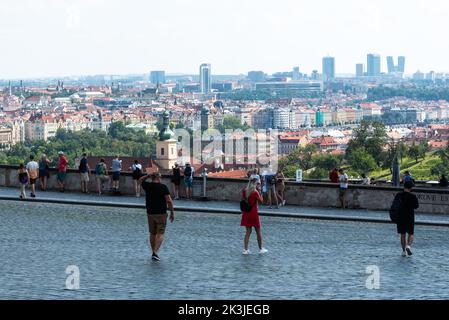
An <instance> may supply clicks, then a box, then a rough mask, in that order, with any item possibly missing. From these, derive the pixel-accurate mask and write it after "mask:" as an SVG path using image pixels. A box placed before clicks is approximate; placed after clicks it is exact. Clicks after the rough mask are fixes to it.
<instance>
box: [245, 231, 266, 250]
mask: <svg viewBox="0 0 449 320" xmlns="http://www.w3.org/2000/svg"><path fill="white" fill-rule="evenodd" d="M254 229H256V234H257V244H258V245H259V249H261V250H262V232H261V230H260V228H254ZM251 232H252V228H250V227H246V234H245V239H244V240H243V245H244V247H245V250H248V247H249V238H250V237H251Z"/></svg>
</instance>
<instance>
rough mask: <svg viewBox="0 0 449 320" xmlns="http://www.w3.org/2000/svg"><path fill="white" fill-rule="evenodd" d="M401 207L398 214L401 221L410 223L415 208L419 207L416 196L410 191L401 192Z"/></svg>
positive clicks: (413, 217) (413, 216)
mask: <svg viewBox="0 0 449 320" xmlns="http://www.w3.org/2000/svg"><path fill="white" fill-rule="evenodd" d="M402 197H403V198H402V208H401V211H400V214H399V221H400V222H401V223H411V222H414V221H415V209H418V208H419V201H418V197H417V196H416V195H414V194H413V193H410V192H402Z"/></svg>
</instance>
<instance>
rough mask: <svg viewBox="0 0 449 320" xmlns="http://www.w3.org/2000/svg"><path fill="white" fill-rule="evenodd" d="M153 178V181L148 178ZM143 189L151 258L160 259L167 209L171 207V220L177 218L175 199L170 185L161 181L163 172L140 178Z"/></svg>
mask: <svg viewBox="0 0 449 320" xmlns="http://www.w3.org/2000/svg"><path fill="white" fill-rule="evenodd" d="M149 178H151V182H148V181H147V180H148V179H149ZM139 183H140V184H141V185H142V189H143V190H145V201H146V209H147V218H148V229H149V232H150V245H151V249H152V251H153V253H152V256H151V258H152V259H153V260H155V261H160V260H161V259H160V258H159V255H158V252H159V249H160V248H161V245H162V242H163V241H164V234H165V229H166V226H167V209H170V221H171V222H173V221H174V219H175V215H174V208H173V200H172V198H171V197H170V191H169V190H168V187H167V186H166V185H165V184H163V183H161V174H160V173H159V172H155V173H153V174H151V175H145V176H143V177H141V178H140V179H139Z"/></svg>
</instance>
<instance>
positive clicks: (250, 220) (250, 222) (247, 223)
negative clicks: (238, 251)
mask: <svg viewBox="0 0 449 320" xmlns="http://www.w3.org/2000/svg"><path fill="white" fill-rule="evenodd" d="M242 198H243V199H244V198H246V199H247V200H248V203H249V205H250V206H251V210H250V211H249V212H242V221H241V223H240V225H241V226H242V227H245V228H246V234H245V240H244V250H243V254H244V255H248V254H249V253H250V252H249V249H248V246H249V238H250V236H251V232H252V228H254V229H256V234H257V243H258V244H259V250H260V251H259V253H266V252H267V251H268V250H267V249H265V248H264V247H263V246H262V233H261V231H260V219H259V209H258V203H259V202H263V199H262V196H261V195H260V183H259V182H258V181H257V179H252V180H251V181H250V182H249V183H248V186H247V187H246V188H245V189H244V190H243V191H242Z"/></svg>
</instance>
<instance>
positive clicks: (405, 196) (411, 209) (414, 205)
mask: <svg viewBox="0 0 449 320" xmlns="http://www.w3.org/2000/svg"><path fill="white" fill-rule="evenodd" d="M412 188H413V183H412V182H411V181H407V182H405V183H404V191H403V192H399V193H398V194H396V196H395V197H394V200H393V203H392V205H391V209H390V218H391V220H392V222H394V223H396V226H397V232H398V234H400V237H401V247H402V256H403V257H405V256H406V255H409V256H411V255H412V254H413V253H412V248H411V246H412V243H413V240H414V231H415V230H414V229H415V210H416V209H418V208H419V201H418V197H417V196H416V195H415V194H413V193H412ZM407 235H408V237H407Z"/></svg>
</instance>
